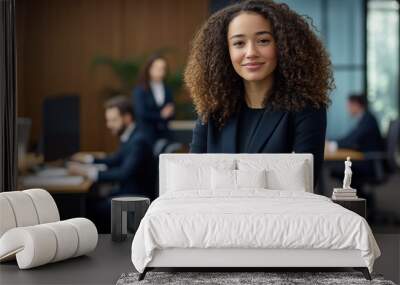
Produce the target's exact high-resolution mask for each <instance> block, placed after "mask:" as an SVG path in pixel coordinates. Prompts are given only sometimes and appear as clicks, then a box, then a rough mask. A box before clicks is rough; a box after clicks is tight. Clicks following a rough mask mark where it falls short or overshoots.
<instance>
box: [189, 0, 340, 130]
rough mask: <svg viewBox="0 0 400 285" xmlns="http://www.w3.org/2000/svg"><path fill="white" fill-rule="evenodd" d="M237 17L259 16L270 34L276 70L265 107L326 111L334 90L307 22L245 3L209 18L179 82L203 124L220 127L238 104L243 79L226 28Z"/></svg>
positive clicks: (265, 2) (280, 8)
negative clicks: (267, 24) (232, 57)
mask: <svg viewBox="0 0 400 285" xmlns="http://www.w3.org/2000/svg"><path fill="white" fill-rule="evenodd" d="M242 12H250V13H257V14H259V15H262V16H263V17H264V18H266V19H267V20H269V21H270V23H271V26H272V29H273V36H274V39H275V42H276V48H277V55H278V65H277V67H276V69H275V71H274V86H273V92H272V94H270V96H268V106H271V107H272V108H273V109H280V110H287V111H298V110H301V109H303V108H304V107H306V106H312V107H315V108H327V106H328V105H329V103H330V100H329V97H328V94H329V93H330V91H331V90H332V89H333V88H334V81H333V76H332V70H331V62H330V59H329V56H328V54H327V52H326V50H325V48H324V46H323V44H322V43H321V41H320V40H319V39H318V38H317V36H316V35H315V34H314V32H313V31H312V28H311V27H310V25H309V24H308V22H307V20H306V18H304V17H303V16H300V15H298V14H297V13H295V12H294V11H292V10H290V9H289V7H288V6H287V5H286V4H277V3H274V2H272V1H269V0H248V1H244V2H241V3H237V4H233V5H231V6H228V7H227V8H225V9H223V10H220V11H218V12H216V13H214V14H213V15H212V16H211V17H210V18H209V19H208V20H207V21H206V22H205V23H204V24H203V26H202V27H201V28H200V30H199V31H198V33H197V34H196V36H195V38H194V40H193V43H192V48H191V52H190V54H189V60H188V64H187V66H186V69H185V74H184V79H185V83H186V85H187V87H188V88H189V91H190V95H191V97H192V99H193V102H194V105H195V107H196V111H197V113H198V115H199V118H200V119H201V120H202V122H204V123H206V122H207V121H208V120H209V119H210V118H212V119H213V120H215V121H216V123H217V124H218V125H219V126H220V127H222V126H223V125H224V124H225V122H226V121H227V120H228V119H229V117H230V116H231V115H232V114H234V113H235V112H237V111H238V110H239V108H240V105H241V102H242V100H243V96H244V84H243V79H242V78H241V77H240V76H239V75H238V74H237V73H236V72H235V70H234V68H233V66H232V63H231V60H230V56H229V48H228V40H227V32H228V26H229V23H230V22H231V21H232V19H233V18H234V17H236V16H237V15H238V14H240V13H242ZM266 105H267V96H266V98H265V99H264V106H266Z"/></svg>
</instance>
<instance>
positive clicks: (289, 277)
mask: <svg viewBox="0 0 400 285" xmlns="http://www.w3.org/2000/svg"><path fill="white" fill-rule="evenodd" d="M138 276H139V273H127V274H122V275H121V277H120V278H119V279H118V281H117V285H133V284H157V285H163V284H172V285H177V284H179V285H184V284H213V285H217V284H221V285H234V284H238V285H239V284H240V285H244V284H252V285H253V284H267V285H270V284H271V285H278V284H279V285H281V284H282V285H292V284H295V285H297V284H318V285H319V284H321V285H322V284H324V285H336V284H337V285H345V284H356V285H358V284H379V285H381V284H382V285H383V284H384V285H395V283H393V282H392V281H389V280H384V279H383V277H382V276H381V275H374V274H372V278H373V279H372V281H368V280H366V279H365V278H364V276H363V275H362V273H360V272H153V271H150V272H148V273H147V274H146V277H145V279H144V280H142V281H138Z"/></svg>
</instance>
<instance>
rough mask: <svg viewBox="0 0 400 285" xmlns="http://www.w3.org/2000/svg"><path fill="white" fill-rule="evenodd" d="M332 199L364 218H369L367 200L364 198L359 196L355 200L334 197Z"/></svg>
mask: <svg viewBox="0 0 400 285" xmlns="http://www.w3.org/2000/svg"><path fill="white" fill-rule="evenodd" d="M332 201H333V202H334V203H336V204H339V205H340V206H342V207H344V208H346V209H349V210H350V211H353V212H354V213H356V214H359V215H360V216H361V217H363V218H364V219H366V218H367V214H366V211H367V200H365V199H363V198H357V199H354V200H337V199H332Z"/></svg>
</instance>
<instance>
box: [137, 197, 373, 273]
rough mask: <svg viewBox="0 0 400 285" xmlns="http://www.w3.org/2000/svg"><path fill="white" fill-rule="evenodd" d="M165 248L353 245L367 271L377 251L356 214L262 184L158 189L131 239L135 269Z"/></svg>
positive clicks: (342, 246) (330, 246)
mask: <svg viewBox="0 0 400 285" xmlns="http://www.w3.org/2000/svg"><path fill="white" fill-rule="evenodd" d="M210 194H211V193H210ZM165 248H274V249H279V248H293V249H294V248H301V249H358V250H360V251H361V256H362V258H363V259H364V260H365V264H366V266H367V267H368V269H369V271H370V272H372V267H373V263H374V260H375V259H376V258H377V257H379V256H380V250H379V248H378V246H377V244H376V241H375V239H374V236H373V235H372V232H371V229H370V227H369V225H368V223H367V222H366V221H365V219H364V218H362V217H360V216H359V215H357V214H355V213H353V212H351V211H349V210H347V209H344V208H343V207H341V206H339V205H337V204H335V203H333V202H332V201H331V200H330V199H328V198H326V197H323V196H320V195H316V194H311V193H306V192H299V191H277V190H274V191H271V190H265V189H263V190H257V189H248V190H240V191H234V192H229V191H227V192H220V193H219V196H218V197H216V196H215V193H214V194H212V195H208V194H207V193H205V192H203V193H201V194H199V192H198V191H184V192H171V193H167V194H164V195H163V196H161V197H159V198H158V199H156V200H155V201H154V202H153V203H152V204H151V206H150V208H149V209H148V211H147V213H146V215H145V217H144V218H143V219H142V221H141V223H140V226H139V228H138V231H137V232H136V235H135V237H134V239H133V243H132V262H133V264H134V266H135V268H136V269H137V270H138V271H139V272H143V270H144V268H145V267H146V265H147V264H148V263H149V262H150V261H151V260H152V258H153V252H154V250H155V249H165Z"/></svg>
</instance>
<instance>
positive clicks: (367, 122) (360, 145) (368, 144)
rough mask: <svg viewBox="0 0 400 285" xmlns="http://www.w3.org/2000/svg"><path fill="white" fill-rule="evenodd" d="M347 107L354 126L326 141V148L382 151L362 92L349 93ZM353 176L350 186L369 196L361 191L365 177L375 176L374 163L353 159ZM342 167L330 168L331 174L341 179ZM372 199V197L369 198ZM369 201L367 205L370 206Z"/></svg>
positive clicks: (360, 194) (376, 125)
mask: <svg viewBox="0 0 400 285" xmlns="http://www.w3.org/2000/svg"><path fill="white" fill-rule="evenodd" d="M347 109H348V112H349V113H350V115H351V116H352V117H354V118H357V119H358V122H357V124H356V126H355V127H354V128H353V129H352V130H351V131H350V132H349V133H348V134H347V135H346V136H345V137H343V138H341V139H339V140H338V141H337V142H328V149H336V148H346V149H352V150H356V151H360V152H364V153H365V152H375V151H383V149H384V146H383V140H382V136H381V133H380V131H379V127H378V123H377V121H376V118H375V117H374V115H373V114H372V113H371V112H370V111H369V110H368V108H367V98H366V97H365V95H363V94H359V95H355V94H354V95H351V96H349V98H348V101H347ZM352 170H353V177H352V183H351V187H352V188H355V189H357V190H358V192H359V196H361V197H362V198H367V199H368V198H369V197H367V196H368V195H367V194H366V193H363V189H362V187H363V184H364V181H365V178H366V177H367V178H372V177H375V176H376V173H375V168H374V164H373V162H372V161H371V160H368V161H362V160H361V161H353V165H352ZM343 173H344V167H343V166H340V167H337V168H336V167H335V168H333V169H331V175H332V176H333V177H335V178H338V179H343V175H344V174H343ZM371 199H372V198H371ZM371 204H372V201H369V206H372V205H371Z"/></svg>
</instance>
